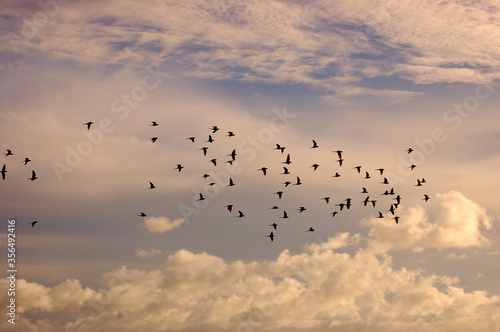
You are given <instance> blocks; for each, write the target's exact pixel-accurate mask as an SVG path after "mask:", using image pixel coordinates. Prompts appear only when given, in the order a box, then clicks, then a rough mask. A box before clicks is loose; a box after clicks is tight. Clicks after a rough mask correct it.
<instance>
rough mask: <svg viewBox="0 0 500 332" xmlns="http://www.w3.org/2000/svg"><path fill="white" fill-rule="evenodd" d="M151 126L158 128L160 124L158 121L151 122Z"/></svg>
mask: <svg viewBox="0 0 500 332" xmlns="http://www.w3.org/2000/svg"><path fill="white" fill-rule="evenodd" d="M150 126H152V127H156V126H158V122H156V121H151V124H150Z"/></svg>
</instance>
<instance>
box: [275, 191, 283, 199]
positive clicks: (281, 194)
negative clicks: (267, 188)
mask: <svg viewBox="0 0 500 332" xmlns="http://www.w3.org/2000/svg"><path fill="white" fill-rule="evenodd" d="M275 194H276V195H278V197H279V199H281V197H283V192H282V191H277V192H275Z"/></svg>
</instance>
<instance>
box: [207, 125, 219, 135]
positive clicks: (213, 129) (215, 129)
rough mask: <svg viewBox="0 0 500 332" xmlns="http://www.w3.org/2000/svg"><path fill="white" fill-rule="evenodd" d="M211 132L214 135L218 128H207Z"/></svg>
mask: <svg viewBox="0 0 500 332" xmlns="http://www.w3.org/2000/svg"><path fill="white" fill-rule="evenodd" d="M209 129H211V130H212V134H214V133H215V132H216V131H217V130H219V128H218V127H217V126H212V128H209Z"/></svg>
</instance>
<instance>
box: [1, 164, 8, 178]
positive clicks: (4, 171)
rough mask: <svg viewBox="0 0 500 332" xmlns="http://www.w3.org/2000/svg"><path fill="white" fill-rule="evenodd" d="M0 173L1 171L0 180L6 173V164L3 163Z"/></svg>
mask: <svg viewBox="0 0 500 332" xmlns="http://www.w3.org/2000/svg"><path fill="white" fill-rule="evenodd" d="M1 173H2V180H5V173H7V166H6V165H5V164H3V167H2V171H1Z"/></svg>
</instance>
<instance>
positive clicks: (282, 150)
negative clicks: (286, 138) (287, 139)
mask: <svg viewBox="0 0 500 332" xmlns="http://www.w3.org/2000/svg"><path fill="white" fill-rule="evenodd" d="M285 149H286V147H284V146H281V145H279V144H276V148H275V149H274V150H281V153H283V152H284V151H285Z"/></svg>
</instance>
